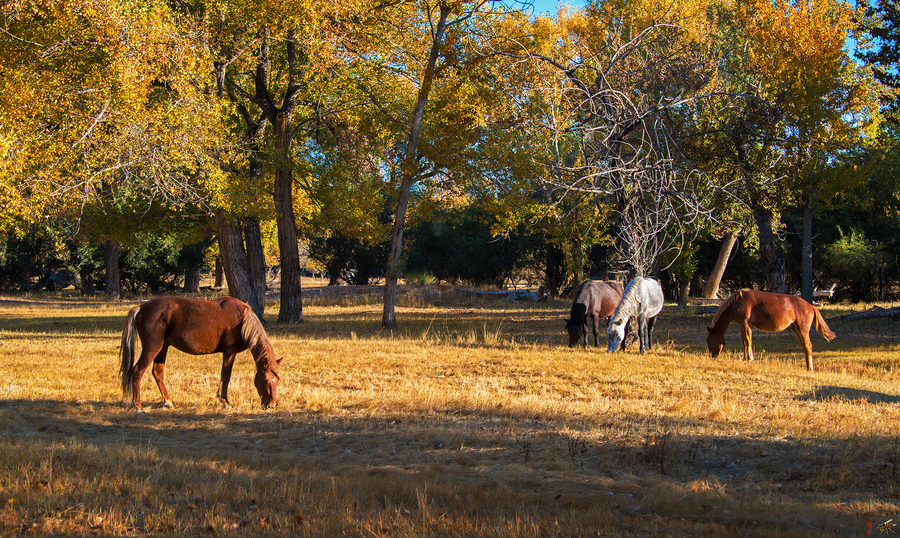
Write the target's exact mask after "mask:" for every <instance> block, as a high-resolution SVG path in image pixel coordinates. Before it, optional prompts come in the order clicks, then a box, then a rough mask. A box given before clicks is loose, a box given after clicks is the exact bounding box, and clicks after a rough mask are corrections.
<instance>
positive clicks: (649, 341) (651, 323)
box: [647, 316, 657, 349]
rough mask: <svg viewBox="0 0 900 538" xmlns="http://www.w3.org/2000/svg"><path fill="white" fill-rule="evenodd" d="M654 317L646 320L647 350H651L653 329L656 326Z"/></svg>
mask: <svg viewBox="0 0 900 538" xmlns="http://www.w3.org/2000/svg"><path fill="white" fill-rule="evenodd" d="M656 317H657V316H653V317H652V318H650V319H648V320H647V349H653V327H655V326H656Z"/></svg>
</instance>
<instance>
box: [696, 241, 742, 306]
mask: <svg viewBox="0 0 900 538" xmlns="http://www.w3.org/2000/svg"><path fill="white" fill-rule="evenodd" d="M735 243H737V234H736V233H735V232H728V233H727V234H725V237H724V238H723V239H722V248H720V249H719V257H718V258H716V264H715V266H713V270H712V272H711V273H710V274H709V279H708V280H707V281H706V286H704V287H703V297H704V298H705V299H715V298H716V295H718V293H719V284H721V283H722V276H723V275H724V274H725V268H726V267H727V266H728V258H730V257H731V251H732V250H734V244H735Z"/></svg>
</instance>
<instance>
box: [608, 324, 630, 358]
mask: <svg viewBox="0 0 900 538" xmlns="http://www.w3.org/2000/svg"><path fill="white" fill-rule="evenodd" d="M627 325H628V319H627V318H619V319H612V320H611V321H610V322H609V326H608V327H606V337H607V338H608V339H609V346H607V348H606V351H608V352H615V351H617V350H618V349H619V347H620V346H621V345H622V342H624V341H625V327H626V326H627Z"/></svg>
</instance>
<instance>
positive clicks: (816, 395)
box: [794, 385, 900, 404]
mask: <svg viewBox="0 0 900 538" xmlns="http://www.w3.org/2000/svg"><path fill="white" fill-rule="evenodd" d="M794 399H795V400H800V401H823V400H848V401H858V400H865V401H866V402H867V403H870V404H885V403H887V404H900V396H895V395H893V394H884V393H881V392H873V391H871V390H863V389H854V388H850V387H835V386H831V385H823V386H818V387H815V388H814V389H812V391H810V392H807V393H806V394H800V395H798V396H795V397H794Z"/></svg>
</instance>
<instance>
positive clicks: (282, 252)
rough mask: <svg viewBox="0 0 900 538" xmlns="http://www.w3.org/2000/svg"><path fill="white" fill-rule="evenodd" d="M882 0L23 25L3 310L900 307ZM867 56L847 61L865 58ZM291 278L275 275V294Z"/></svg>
mask: <svg viewBox="0 0 900 538" xmlns="http://www.w3.org/2000/svg"><path fill="white" fill-rule="evenodd" d="M898 25H900V15H898V10H897V7H896V6H894V5H893V4H892V3H891V2H888V1H886V0H882V1H879V2H873V3H871V4H864V5H850V4H847V3H845V2H839V1H834V0H819V1H807V2H789V1H781V0H779V1H775V2H769V1H751V2H734V1H731V0H704V1H702V2H696V1H691V2H686V1H682V0H667V1H659V0H629V1H611V2H595V1H591V2H588V3H586V4H585V5H584V6H575V7H566V6H562V7H560V8H559V10H558V11H552V12H548V11H547V10H546V8H540V7H537V6H535V5H534V4H532V3H531V2H527V1H516V0H506V1H488V0H467V1H462V0H457V1H451V0H438V1H421V0H420V1H405V0H384V1H380V2H368V1H367V2H356V1H341V2H335V1H331V0H302V1H292V2H281V1H278V0H267V1H253V2H242V1H237V2H229V3H223V2H210V1H206V0H186V1H177V2H162V1H159V2H154V1H151V2H146V1H142V2H132V1H129V0H98V1H70V0H64V1H51V0H28V1H6V2H4V3H3V8H2V23H0V73H2V76H0V81H2V82H0V153H2V154H3V156H4V158H3V159H2V162H0V207H2V211H0V286H2V288H4V289H7V290H10V289H34V288H35V287H52V286H61V285H64V284H68V283H69V282H71V281H76V282H77V283H78V286H79V287H80V288H81V289H82V290H83V292H84V293H93V292H94V290H95V289H101V290H103V291H104V292H105V293H106V295H107V296H108V297H110V298H117V297H119V296H120V295H121V294H122V293H124V292H131V293H147V292H149V293H162V292H170V291H172V290H174V289H176V288H179V287H183V289H184V290H185V291H188V292H192V291H197V287H198V286H199V282H200V274H201V272H202V271H204V270H211V269H212V268H213V267H215V268H217V269H218V271H219V274H220V275H223V278H225V279H226V280H227V285H228V289H229V293H230V294H232V295H234V296H236V297H238V298H241V299H242V300H245V301H247V302H248V303H250V304H251V305H252V306H253V307H254V308H255V309H256V310H257V312H258V313H259V314H262V313H263V310H264V309H265V306H266V305H265V300H264V293H265V289H266V281H267V280H269V281H270V283H271V282H272V281H273V279H274V281H275V282H277V285H278V286H279V292H280V293H279V301H280V305H279V313H278V320H279V322H285V323H291V322H298V321H302V319H303V306H302V305H303V302H302V293H303V292H302V289H301V285H300V278H301V275H302V274H303V273H304V272H315V273H325V274H327V275H328V276H329V278H330V280H331V283H334V284H337V283H342V282H346V283H352V284H367V283H371V282H376V281H377V282H382V283H384V284H385V286H384V290H385V291H384V311H383V316H382V325H383V326H385V327H392V326H394V325H396V323H397V320H396V316H395V314H394V304H395V300H396V290H397V282H398V280H399V279H400V278H404V279H406V280H407V281H410V282H417V281H419V282H434V281H442V282H465V283H467V284H471V285H480V286H493V287H506V286H510V285H523V284H524V285H529V286H535V287H537V286H542V287H543V289H544V290H545V291H546V292H547V293H549V294H550V295H554V296H558V295H565V294H567V293H568V292H569V291H570V290H572V289H573V288H574V287H576V286H577V284H578V283H579V282H580V281H581V280H583V279H585V278H588V277H594V278H611V277H614V276H615V275H625V276H628V277H630V276H633V275H654V276H657V277H659V278H660V279H661V280H662V281H663V282H664V285H665V287H666V288H667V297H668V298H670V299H672V298H675V299H678V300H679V302H683V301H684V300H685V299H686V297H687V295H688V294H689V293H690V294H692V295H702V296H706V297H713V296H715V295H716V294H717V293H719V288H720V286H721V287H722V288H724V290H726V291H727V290H730V289H735V288H738V287H755V288H759V289H766V290H769V291H777V292H784V293H793V292H799V293H801V294H802V295H803V296H804V297H806V298H807V299H809V300H811V299H812V292H813V289H814V288H817V287H819V288H827V287H829V286H831V285H832V284H834V285H836V295H837V297H838V298H844V299H848V300H853V301H857V300H873V299H885V298H890V297H895V296H896V295H897V292H898V290H897V283H898V281H900V258H898V255H897V254H896V253H897V252H898V251H900V219H898V209H900V207H898V204H900V199H898V194H900V185H898V182H900V174H898V170H900V149H898V147H900V146H898V132H897V129H896V127H897V123H896V121H897V114H898V93H897V90H898V76H897V63H898V54H900V37H898V32H900V29H898V28H900V26H898ZM848 43H853V44H854V46H853V47H850V46H848ZM275 277H277V278H275Z"/></svg>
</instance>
